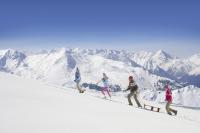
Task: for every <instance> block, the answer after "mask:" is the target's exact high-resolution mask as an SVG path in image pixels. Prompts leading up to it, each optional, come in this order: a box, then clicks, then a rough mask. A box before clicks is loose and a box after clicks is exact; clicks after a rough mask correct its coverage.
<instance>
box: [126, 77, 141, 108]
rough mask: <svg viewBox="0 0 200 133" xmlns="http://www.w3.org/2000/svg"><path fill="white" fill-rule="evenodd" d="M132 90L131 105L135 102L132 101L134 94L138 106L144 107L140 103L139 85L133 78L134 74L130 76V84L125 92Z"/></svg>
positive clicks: (129, 100)
mask: <svg viewBox="0 0 200 133" xmlns="http://www.w3.org/2000/svg"><path fill="white" fill-rule="evenodd" d="M128 90H130V93H129V94H128V102H129V105H131V106H132V105H133V103H132V102H131V97H132V96H133V97H134V99H135V102H136V103H137V105H138V107H142V106H141V104H140V103H139V101H138V99H137V95H138V93H137V90H138V86H137V84H136V83H135V81H134V80H133V77H132V76H129V86H128V88H127V89H126V90H124V91H125V92H126V91H128Z"/></svg>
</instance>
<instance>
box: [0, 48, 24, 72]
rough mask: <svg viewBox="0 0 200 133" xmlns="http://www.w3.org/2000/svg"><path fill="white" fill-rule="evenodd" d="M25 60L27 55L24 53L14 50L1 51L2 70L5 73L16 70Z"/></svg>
mask: <svg viewBox="0 0 200 133" xmlns="http://www.w3.org/2000/svg"><path fill="white" fill-rule="evenodd" d="M25 58H26V55H25V54H24V53H22V52H19V51H16V50H12V49H8V50H2V51H0V68H1V70H4V71H10V70H12V69H15V68H17V67H18V66H19V65H20V64H21V63H22V62H23V60H24V59H25Z"/></svg>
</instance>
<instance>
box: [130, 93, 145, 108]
mask: <svg viewBox="0 0 200 133" xmlns="http://www.w3.org/2000/svg"><path fill="white" fill-rule="evenodd" d="M132 96H133V97H134V99H135V102H136V103H137V105H138V107H142V106H141V104H140V102H139V101H138V99H137V93H136V92H131V93H130V94H128V102H129V105H133V103H132V102H131V97H132Z"/></svg>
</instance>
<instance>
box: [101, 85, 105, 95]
mask: <svg viewBox="0 0 200 133" xmlns="http://www.w3.org/2000/svg"><path fill="white" fill-rule="evenodd" d="M101 93H102V94H103V95H104V96H105V93H104V87H102V88H101Z"/></svg>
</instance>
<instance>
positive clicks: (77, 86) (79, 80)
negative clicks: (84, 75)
mask: <svg viewBox="0 0 200 133" xmlns="http://www.w3.org/2000/svg"><path fill="white" fill-rule="evenodd" d="M74 82H76V88H77V89H78V91H79V93H83V92H84V90H82V89H81V87H80V82H81V74H80V71H79V68H78V67H77V68H76V73H75V80H74Z"/></svg>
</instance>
